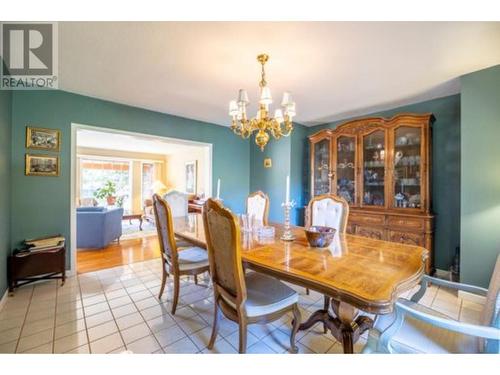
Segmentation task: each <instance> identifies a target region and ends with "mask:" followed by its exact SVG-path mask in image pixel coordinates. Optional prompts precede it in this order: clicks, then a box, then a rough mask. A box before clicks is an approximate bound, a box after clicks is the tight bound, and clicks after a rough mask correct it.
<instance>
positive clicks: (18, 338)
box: [14, 286, 35, 353]
mask: <svg viewBox="0 0 500 375" xmlns="http://www.w3.org/2000/svg"><path fill="white" fill-rule="evenodd" d="M34 293H35V287H34V286H33V287H32V289H31V293H30V297H29V302H28V308H27V309H26V312H25V313H24V320H23V324H22V325H21V330H20V331H19V336H18V337H17V343H16V348H15V349H14V353H17V348H18V347H19V341H21V336H22V334H23V330H24V325H25V324H26V319H27V317H28V312H29V311H30V308H31V301H32V300H33V294H34Z"/></svg>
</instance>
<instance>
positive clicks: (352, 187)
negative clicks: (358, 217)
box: [335, 136, 356, 204]
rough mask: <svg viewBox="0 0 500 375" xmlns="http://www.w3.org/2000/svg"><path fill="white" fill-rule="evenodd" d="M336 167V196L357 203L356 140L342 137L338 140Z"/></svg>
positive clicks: (350, 202)
mask: <svg viewBox="0 0 500 375" xmlns="http://www.w3.org/2000/svg"><path fill="white" fill-rule="evenodd" d="M335 160H336V165H335V171H336V173H335V182H336V194H337V195H338V196H340V197H342V198H344V199H345V200H346V201H347V203H349V204H355V202H356V138H355V137H348V136H340V137H338V138H337V154H336V158H335Z"/></svg>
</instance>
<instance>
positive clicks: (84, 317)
mask: <svg viewBox="0 0 500 375" xmlns="http://www.w3.org/2000/svg"><path fill="white" fill-rule="evenodd" d="M76 279H77V282H78V290H79V292H80V293H79V295H80V301H81V303H82V313H83V324H84V325H85V335H86V336H87V346H88V349H89V353H92V350H91V349H90V337H89V330H88V327H87V319H86V318H87V316H86V315H85V306H83V296H82V284H81V283H80V275H79V274H78V273H77V275H76ZM100 283H101V281H100V280H99V284H100ZM74 349H76V348H74ZM74 349H71V350H74ZM71 350H70V351H71Z"/></svg>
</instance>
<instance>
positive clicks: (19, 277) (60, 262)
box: [7, 247, 66, 295]
mask: <svg viewBox="0 0 500 375" xmlns="http://www.w3.org/2000/svg"><path fill="white" fill-rule="evenodd" d="M7 279H8V283H9V294H10V295H12V294H13V293H14V289H15V288H18V287H20V286H22V285H25V284H29V283H32V282H35V281H39V280H50V279H61V280H62V283H61V285H64V282H65V281H66V249H65V248H64V247H61V248H59V249H54V250H47V251H42V252H36V253H28V254H27V255H22V256H19V255H10V256H9V257H8V260H7Z"/></svg>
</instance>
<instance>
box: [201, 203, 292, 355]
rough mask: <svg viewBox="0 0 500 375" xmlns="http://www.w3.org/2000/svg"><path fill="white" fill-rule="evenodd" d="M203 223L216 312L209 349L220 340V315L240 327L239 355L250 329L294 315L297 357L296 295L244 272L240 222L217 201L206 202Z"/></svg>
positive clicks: (267, 278)
mask: <svg viewBox="0 0 500 375" xmlns="http://www.w3.org/2000/svg"><path fill="white" fill-rule="evenodd" d="M203 223H204V227H205V238H206V241H207V249H208V260H209V264H210V275H211V278H212V286H213V290H214V308H215V313H214V323H213V327H212V335H211V337H210V342H209V344H208V348H209V349H212V348H213V346H214V343H215V340H216V338H217V334H218V326H219V320H220V314H221V312H222V313H223V314H224V316H226V317H227V318H228V319H230V320H232V321H234V322H237V323H238V325H239V352H240V353H245V351H246V345H247V344H246V343H247V325H249V324H253V323H266V322H272V321H274V320H277V319H279V318H281V317H282V316H283V315H285V314H287V313H288V312H292V313H293V317H294V320H293V327H292V332H291V335H290V346H291V351H292V352H294V353H296V352H297V351H298V348H297V346H296V345H295V335H296V333H297V330H298V328H299V325H300V319H301V317H300V310H299V307H298V301H299V296H298V294H297V292H296V291H294V290H293V289H292V288H290V287H289V286H287V285H286V284H284V283H282V282H281V281H279V280H277V279H275V278H274V277H270V276H267V275H264V274H261V273H258V272H247V273H245V272H244V270H243V264H242V261H241V233H240V226H239V223H238V219H237V218H236V217H235V216H234V215H233V214H232V213H231V211H229V210H228V209H226V208H224V207H223V206H222V205H221V204H220V203H219V202H218V201H216V200H213V199H208V200H207V202H206V203H205V208H204V210H203Z"/></svg>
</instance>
